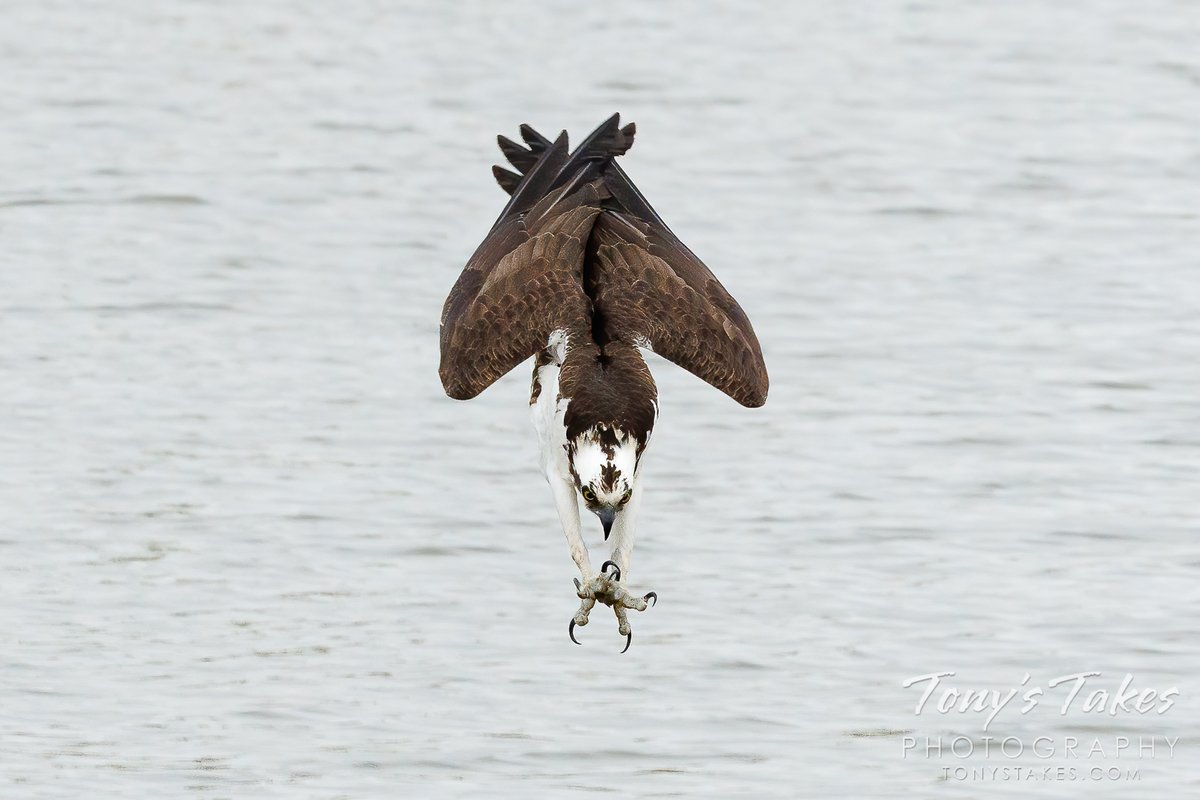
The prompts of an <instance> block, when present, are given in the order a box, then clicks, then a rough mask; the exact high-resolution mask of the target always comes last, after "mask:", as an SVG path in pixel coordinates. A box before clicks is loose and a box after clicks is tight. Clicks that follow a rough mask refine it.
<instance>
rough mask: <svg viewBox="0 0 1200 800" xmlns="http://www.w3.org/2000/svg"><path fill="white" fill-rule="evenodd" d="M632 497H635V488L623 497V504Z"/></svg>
mask: <svg viewBox="0 0 1200 800" xmlns="http://www.w3.org/2000/svg"><path fill="white" fill-rule="evenodd" d="M631 497H633V490H630V491H628V492H626V493H625V496H624V497H622V498H621V505H625V504H626V503H628V502H629V498H631Z"/></svg>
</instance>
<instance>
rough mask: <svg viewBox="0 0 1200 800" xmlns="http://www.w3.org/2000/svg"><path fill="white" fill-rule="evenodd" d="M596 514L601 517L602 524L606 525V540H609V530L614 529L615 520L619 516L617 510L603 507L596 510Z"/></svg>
mask: <svg viewBox="0 0 1200 800" xmlns="http://www.w3.org/2000/svg"><path fill="white" fill-rule="evenodd" d="M596 516H597V517H599V518H600V524H601V525H603V526H604V541H606V542H607V541H608V532H609V531H611V530H612V524H613V520H614V519H616V517H617V512H616V510H615V509H612V508H602V509H600V510H599V511H597V512H596Z"/></svg>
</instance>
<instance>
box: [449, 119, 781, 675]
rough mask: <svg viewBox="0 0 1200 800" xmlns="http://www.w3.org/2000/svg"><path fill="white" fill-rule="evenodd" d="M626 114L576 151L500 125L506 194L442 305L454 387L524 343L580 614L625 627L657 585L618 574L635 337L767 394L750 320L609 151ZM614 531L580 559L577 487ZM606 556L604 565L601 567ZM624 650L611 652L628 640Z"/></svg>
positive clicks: (748, 401) (642, 419)
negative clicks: (575, 574) (596, 551)
mask: <svg viewBox="0 0 1200 800" xmlns="http://www.w3.org/2000/svg"><path fill="white" fill-rule="evenodd" d="M634 131H635V127H634V125H632V124H629V125H626V126H625V127H623V128H622V127H620V117H619V115H616V114H614V115H613V116H612V117H611V118H610V119H608V120H607V121H606V122H605V123H604V124H602V125H601V126H600V127H599V128H597V129H596V130H595V131H594V132H593V133H592V135H591V136H589V137H588V138H587V139H586V140H584V142H583V144H581V145H579V147H577V148H576V149H575V151H574V152H569V151H568V147H567V133H566V131H563V132H562V133H561V134H560V135H559V137H558V138H557V139H556V140H555V141H553V142H551V141H550V140H549V139H546V138H545V137H543V136H542V135H541V134H539V133H538V132H537V131H535V130H533V128H531V127H529V126H528V125H522V126H521V137H522V138H523V139H524V140H525V144H526V145H527V147H522V146H521V145H519V144H517V143H516V142H514V141H512V140H510V139H508V138H506V137H504V136H500V137H498V141H499V143H500V150H501V152H502V153H503V154H504V156H505V157H506V158H507V159H508V160H509V162H511V164H512V166H513V167H515V168H516V169H517V172H512V171H510V170H507V169H504V168H502V167H494V168H493V170H492V171H493V173H494V175H495V177H496V181H497V182H498V183H499V184H500V186H501V187H502V188H503V189H504V190H505V191H507V192H508V193H509V194H510V195H512V198H511V199H510V200H509V202H508V205H506V206H505V207H504V211H503V212H501V214H500V218H499V219H498V220H496V224H495V225H493V226H492V229H491V231H490V232H489V233H488V235H487V237H486V238H485V239H484V240H483V244H481V245H480V246H479V249H478V250H476V251H475V254H474V255H472V256H471V259H470V260H469V261H468V262H467V265H466V268H465V269H463V272H462V275H460V276H459V278H458V281H457V282H456V283H455V284H454V288H453V289H451V290H450V296H449V297H447V298H446V305H445V307H444V308H443V310H442V321H441V346H442V362H441V367H440V369H439V370H438V372H439V374H440V375H441V378H442V385H443V386H444V387H445V389H446V393H447V394H448V395H450V396H451V397H453V398H455V399H458V400H466V399H469V398H472V397H474V396H475V395H477V394H479V393H480V392H482V391H483V390H484V389H486V388H487V387H488V386H490V385H491V384H492V383H493V382H495V381H496V380H497V379H498V378H499V377H500V376H502V375H504V374H505V373H507V372H508V371H509V370H511V369H512V368H513V367H515V366H517V365H518V364H519V363H521V362H522V361H524V360H525V359H527V358H529V357H530V356H534V357H535V360H534V365H533V390H532V393H531V394H530V398H529V405H530V411H531V412H532V416H533V424H534V427H535V428H536V429H537V433H538V438H539V439H540V441H541V468H542V472H543V474H544V475H545V476H546V480H547V481H548V482H549V483H550V487H551V489H553V490H554V502H555V505H556V506H557V507H558V516H559V519H560V520H561V522H562V527H563V531H564V533H566V536H567V545H568V546H569V547H570V549H571V558H573V559H574V560H575V564H576V565H577V566H578V567H579V572H580V578H579V579H576V580H575V588H576V594H577V595H578V597H579V599H580V605H579V610H578V612H576V614H575V616H574V617H573V618H572V619H571V622H570V624H569V625H568V626H567V633H568V635H570V637H571V640H572V641H574V642H575V643H576V644H579V642H578V641H577V640H576V639H575V626H576V625H586V624H587V621H588V613H589V612H590V611H591V609H592V607H593V606H594V605H595V604H596V601H597V600H599V601H600V602H601V603H604V604H605V605H608V606H610V607H612V609H613V611H614V612H615V613H616V616H617V623H618V630H619V632H620V633H621V634H622V635H623V636H625V637H626V640H625V650H628V649H629V645H630V643H631V642H632V640H633V633H632V631H631V630H630V627H629V620H628V619H627V618H626V614H625V611H626V609H634V610H636V611H644V610H646V607H647V603H648V602H649V601H652V600H653V601H655V602H657V599H658V596H657V595H656V594H655V593H654V592H648V593H646V594H645V595H641V596H639V595H637V594H633V593H631V592H629V591H628V590H627V589H626V586H625V583H624V581H623V580H622V579H623V578H628V576H629V560H630V556H631V554H632V552H633V528H634V521H635V519H636V517H637V510H638V504H639V502H640V501H641V496H642V485H641V481H640V477H641V473H640V471H639V466H640V463H641V458H642V453H643V451H644V450H645V449H646V444H647V442H649V440H650V431H651V429H652V428H653V427H654V422H655V420H656V419H657V418H658V393H657V390H656V388H655V385H654V379H653V378H652V377H651V376H650V370H649V369H648V368H647V367H646V363H645V361H643V360H642V357H641V354H640V353H639V352H638V348H639V347H644V348H647V349H650V350H653V351H654V352H655V353H658V354H659V355H661V356H663V357H665V358H667V359H669V360H670V361H673V362H675V363H676V364H678V365H679V366H681V367H683V368H684V369H686V370H688V371H689V372H692V373H693V374H695V375H696V376H698V377H700V378H702V379H703V380H705V381H707V382H708V383H710V384H712V385H713V386H715V387H716V388H718V389H720V390H721V391H723V392H725V393H726V394H727V395H729V396H730V397H732V398H733V399H734V400H737V401H738V402H739V403H741V404H742V405H744V406H750V407H756V406H761V405H762V404H763V403H764V402H766V399H767V370H766V366H765V365H764V364H763V357H762V351H761V350H760V349H759V346H758V339H757V338H756V337H755V335H754V329H753V328H751V326H750V320H749V319H747V317H746V314H745V313H744V312H743V311H742V309H741V307H739V306H738V304H737V302H736V301H735V300H734V299H733V298H732V297H731V296H730V295H729V293H728V292H727V291H725V288H724V287H723V286H721V284H720V283H719V282H718V281H717V279H716V278H715V277H714V276H713V274H712V273H711V272H709V270H708V268H707V267H706V266H704V264H703V263H702V262H701V261H700V259H698V258H696V256H694V255H693V254H692V252H691V251H690V250H688V248H687V247H686V246H684V244H683V243H682V242H681V241H679V239H677V238H676V237H675V235H674V234H673V233H671V231H670V229H668V228H667V226H666V223H664V222H663V221H662V219H661V218H660V217H659V216H658V214H657V213H655V211H654V209H652V208H651V207H650V204H649V203H647V202H646V199H645V198H644V197H643V196H642V194H641V192H639V191H638V190H637V188H636V187H635V186H634V185H633V183H632V182H631V181H630V180H629V177H628V176H627V175H626V174H625V172H624V171H623V170H622V169H621V168H620V167H619V166H618V165H617V163H616V157H617V156H619V155H622V154H623V153H624V152H625V151H626V150H628V149H629V147H630V145H632V144H633V136H634ZM581 496H582V498H583V503H584V505H585V506H586V508H587V509H588V510H589V511H591V512H592V513H593V514H595V515H596V516H597V517H599V518H600V524H601V526H602V527H603V529H604V539H605V541H608V539H609V535H610V534H611V538H612V547H611V551H610V554H609V558H608V560H606V561H605V562H604V563H603V564H602V565H601V567H600V572H599V573H597V572H595V571H593V569H592V565H591V561H590V559H589V557H588V550H587V546H586V545H585V544H584V541H583V532H582V529H581V527H580V522H579V497H581ZM610 567H611V568H612V569H611V571H610V570H609V568H610ZM625 650H622V651H621V652H625Z"/></svg>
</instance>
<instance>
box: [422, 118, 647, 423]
mask: <svg viewBox="0 0 1200 800" xmlns="http://www.w3.org/2000/svg"><path fill="white" fill-rule="evenodd" d="M634 133H635V128H634V126H633V125H626V126H625V127H624V128H622V127H620V118H619V117H618V116H617V115H615V114H614V115H613V116H612V117H610V118H609V119H608V120H606V121H605V122H604V123H603V124H601V125H600V127H598V128H597V129H596V130H595V131H593V132H592V134H591V135H590V136H588V138H587V139H585V140H584V141H583V143H582V144H581V145H580V146H579V147H578V148H576V150H575V151H574V152H573V153H570V154H568V151H567V135H566V132H565V131H564V132H563V133H562V134H561V135H560V136H559V137H558V139H557V140H555V141H554V142H550V140H548V139H546V138H545V137H543V136H542V135H541V134H539V133H537V132H536V131H534V130H533V129H532V128H530V127H529V126H528V125H522V126H521V135H522V137H523V138H524V139H525V141H526V142H527V143H528V145H529V148H528V149H525V148H523V147H521V146H520V145H518V144H516V143H515V142H512V141H510V140H508V139H506V138H505V137H503V136H501V137H499V142H500V149H501V151H502V152H503V153H504V155H505V157H506V158H508V159H509V161H510V162H511V163H512V164H513V166H514V167H516V168H517V169H519V170H520V171H521V172H520V174H517V173H513V172H509V171H508V170H504V169H501V168H499V167H497V168H496V170H495V174H496V178H497V180H498V181H499V182H500V185H501V186H503V187H504V189H505V190H506V191H507V192H508V193H509V194H510V195H512V198H511V199H510V200H509V202H508V205H506V206H505V207H504V211H502V212H501V214H500V218H499V219H498V220H497V221H496V224H495V225H494V226H493V227H492V230H491V231H490V232H489V233H488V235H487V238H485V239H484V241H483V243H482V244H481V245H480V246H479V249H477V250H476V251H475V254H474V255H472V256H471V259H470V260H469V261H468V262H467V266H466V267H465V268H464V269H463V271H462V274H461V275H460V276H459V278H458V281H457V282H456V283H455V284H454V288H453V289H451V290H450V295H449V297H447V298H446V304H445V306H444V307H443V308H442V322H441V346H442V360H441V365H440V366H439V368H438V374H439V375H440V376H441V379H442V386H444V387H445V389H446V393H447V394H448V395H450V396H451V397H453V398H455V399H458V400H466V399H469V398H471V397H474V396H475V395H477V394H479V393H480V392H482V391H483V390H484V389H486V388H487V387H488V386H490V385H492V383H494V382H495V381H496V380H497V379H498V378H500V376H502V375H504V374H505V373H506V372H508V371H509V370H511V369H512V368H513V367H515V366H517V364H520V363H521V362H522V361H524V360H525V359H526V358H528V357H530V356H531V355H533V354H534V353H536V352H537V351H539V350H541V349H542V348H544V347H545V346H546V341H547V339H548V338H549V336H550V334H551V333H552V332H554V331H555V330H557V329H560V328H561V329H572V328H573V329H579V328H580V327H585V326H588V325H590V320H591V300H590V299H589V298H588V297H587V295H586V294H584V291H583V268H584V255H585V249H586V246H587V242H588V235H589V233H590V232H591V229H592V224H593V222H594V221H595V219H596V215H597V214H599V213H600V204H601V202H602V201H603V200H606V199H608V197H609V193H608V190H607V189H606V188H605V185H604V181H603V180H601V179H600V173H601V169H602V167H603V165H604V164H606V163H608V161H609V160H610V159H611V158H612V157H613V156H616V155H620V154H621V153H624V152H625V151H626V150H628V149H629V146H630V145H631V144H632V142H633V136H634Z"/></svg>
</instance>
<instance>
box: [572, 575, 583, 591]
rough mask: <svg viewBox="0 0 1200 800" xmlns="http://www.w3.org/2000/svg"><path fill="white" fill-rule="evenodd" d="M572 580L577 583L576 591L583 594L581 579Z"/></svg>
mask: <svg viewBox="0 0 1200 800" xmlns="http://www.w3.org/2000/svg"><path fill="white" fill-rule="evenodd" d="M571 580H572V581H574V582H575V591H577V592H582V591H583V587H582V586H580V585H579V578H571Z"/></svg>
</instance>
